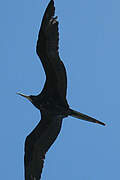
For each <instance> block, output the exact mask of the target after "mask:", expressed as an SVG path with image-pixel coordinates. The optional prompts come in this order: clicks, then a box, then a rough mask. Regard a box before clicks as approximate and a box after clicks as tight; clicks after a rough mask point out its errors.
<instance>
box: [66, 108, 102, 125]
mask: <svg viewBox="0 0 120 180" xmlns="http://www.w3.org/2000/svg"><path fill="white" fill-rule="evenodd" d="M69 115H70V116H73V117H75V118H78V119H82V120H85V121H89V122H93V123H98V124H101V125H103V126H105V123H103V122H101V121H98V120H96V119H95V118H92V117H90V116H87V115H85V114H82V113H80V112H77V111H74V110H72V109H69Z"/></svg>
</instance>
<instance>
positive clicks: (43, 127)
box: [24, 112, 62, 180]
mask: <svg viewBox="0 0 120 180" xmlns="http://www.w3.org/2000/svg"><path fill="white" fill-rule="evenodd" d="M61 125H62V118H60V117H59V118H58V117H56V116H50V115H48V114H47V113H45V112H42V113H41V121H40V122H39V124H38V125H37V126H36V128H35V129H34V130H33V131H32V132H31V134H30V135H28V136H27V138H26V141H25V156H24V164H25V180H39V179H40V178H41V173H42V169H43V164H44V159H45V154H46V152H47V151H48V149H49V148H50V147H51V145H52V144H53V143H54V141H55V139H56V138H57V136H58V134H59V132H60V129H61Z"/></svg>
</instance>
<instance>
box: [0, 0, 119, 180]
mask: <svg viewBox="0 0 120 180" xmlns="http://www.w3.org/2000/svg"><path fill="white" fill-rule="evenodd" d="M48 2H49V1H48V0H36V1H33V0H26V1H24V0H21V1H16V0H12V1H6V0H4V1H2V2H1V6H0V7H1V10H0V22H1V28H0V32H1V33H0V36H1V37H0V41H1V43H0V49H1V53H0V60H1V61H0V63H1V66H0V67H1V70H0V80H1V98H0V104H1V105H0V106H1V125H0V142H1V144H0V152H1V153H0V172H1V173H0V178H1V179H6V180H8V179H10V180H11V179H13V180H14V179H17V180H22V179H24V166H23V156H24V141H25V138H26V136H27V135H28V134H29V133H30V132H31V131H32V130H33V128H34V127H35V126H36V124H37V123H38V122H39V120H40V113H39V111H38V110H37V109H35V108H34V107H33V105H31V103H29V102H28V101H27V100H25V99H23V98H21V97H18V96H17V95H16V92H23V93H26V94H28V95H29V94H37V93H39V91H40V90H41V89H42V87H43V85H44V81H45V73H44V70H43V68H42V65H41V63H40V61H39V59H38V57H37V55H36V52H35V47H36V41H37V36H38V31H39V27H40V23H41V19H42V17H43V12H44V10H45V8H46V6H47V4H48ZM55 6H56V15H58V19H59V22H60V23H59V32H60V43H59V44H60V50H59V51H60V57H61V59H62V60H63V62H64V64H65V66H66V69H67V75H68V91H67V92H68V93H67V99H68V102H69V104H70V106H71V107H72V108H74V109H76V110H79V111H80V112H83V113H86V114H88V115H91V116H93V117H96V118H97V119H99V120H101V121H104V122H106V124H107V126H106V127H102V126H99V125H96V124H92V123H88V122H85V121H80V120H77V119H74V118H70V117H68V118H66V119H64V122H63V126H62V130H61V133H60V135H59V137H58V139H57V140H56V142H55V143H54V145H53V146H52V147H51V149H50V150H49V152H48V153H47V155H46V160H45V164H44V169H43V174H42V179H43V180H47V179H57V180H61V179H69V180H73V179H75V180H101V179H102V180H106V179H109V180H113V179H120V173H119V167H120V140H119V137H120V132H119V131H120V130H119V129H120V128H119V127H120V117H119V108H120V10H119V7H120V1H119V0H101V1H98V0H91V1H89V0H85V1H83V0H79V1H63V0H61V1H58V0H55Z"/></svg>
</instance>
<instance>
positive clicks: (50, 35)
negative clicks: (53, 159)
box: [18, 0, 105, 180]
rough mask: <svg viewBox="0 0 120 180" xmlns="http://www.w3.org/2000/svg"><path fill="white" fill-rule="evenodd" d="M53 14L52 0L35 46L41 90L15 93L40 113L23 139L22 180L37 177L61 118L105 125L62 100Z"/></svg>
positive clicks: (62, 72)
mask: <svg viewBox="0 0 120 180" xmlns="http://www.w3.org/2000/svg"><path fill="white" fill-rule="evenodd" d="M54 14H55V7H54V1H53V0H51V1H50V3H49V4H48V7H47V9H46V11H45V13H44V17H43V20H42V24H41V28H40V31H39V35H38V41H37V47H36V52H37V54H38V56H39V58H40V60H41V62H42V65H43V67H44V70H45V74H46V81H45V85H44V88H43V90H42V92H41V93H40V94H39V95H37V96H33V95H31V96H26V95H23V94H21V93H18V94H19V95H21V96H23V97H25V98H27V99H28V100H30V101H31V103H32V104H33V105H34V106H36V107H37V108H38V109H39V110H40V112H41V120H40V122H39V123H38V125H37V126H36V128H35V129H34V130H33V131H32V132H31V133H30V134H29V135H28V136H27V138H26V140H25V156H24V165H25V180H39V179H40V178H41V173H42V168H43V163H44V159H45V154H46V152H47V151H48V149H49V148H50V147H51V145H52V144H53V143H54V141H55V139H56V138H57V136H58V134H59V132H60V129H61V125H62V120H63V118H65V117H67V116H69V115H70V116H73V117H76V118H79V119H83V120H86V121H90V122H94V123H99V124H101V125H105V124H104V123H102V122H100V121H98V120H96V119H94V118H92V117H89V116H87V115H84V114H82V113H80V112H77V111H74V110H72V109H70V108H69V105H68V103H67V100H66V90H67V76H66V70H65V67H64V64H63V62H62V61H61V59H60V57H59V52H58V41H59V32H58V21H57V17H54Z"/></svg>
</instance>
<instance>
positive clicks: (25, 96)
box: [16, 93, 32, 102]
mask: <svg viewBox="0 0 120 180" xmlns="http://www.w3.org/2000/svg"><path fill="white" fill-rule="evenodd" d="M16 94H18V95H20V96H22V97H24V98H26V99H28V100H29V101H31V102H32V99H31V98H30V96H27V95H24V94H21V93H16Z"/></svg>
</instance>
